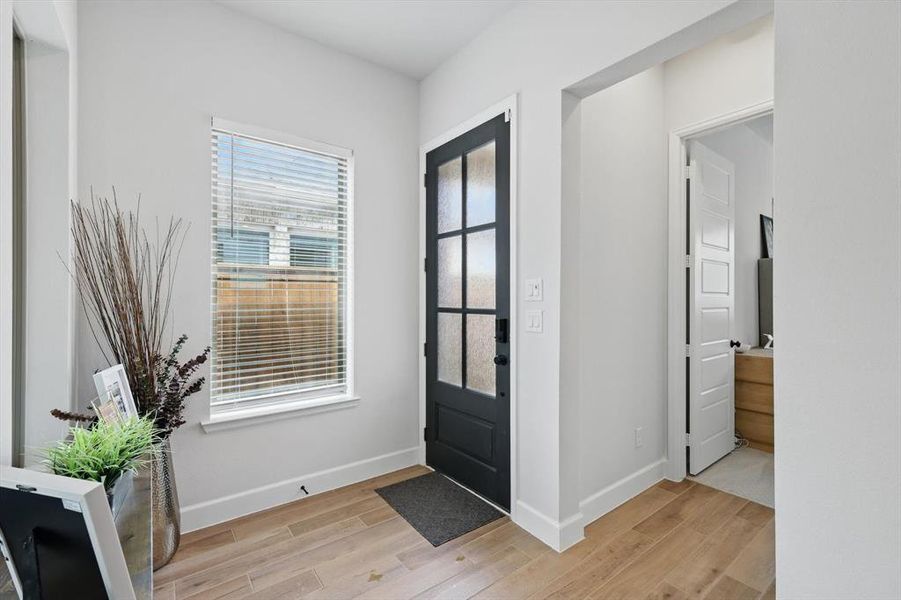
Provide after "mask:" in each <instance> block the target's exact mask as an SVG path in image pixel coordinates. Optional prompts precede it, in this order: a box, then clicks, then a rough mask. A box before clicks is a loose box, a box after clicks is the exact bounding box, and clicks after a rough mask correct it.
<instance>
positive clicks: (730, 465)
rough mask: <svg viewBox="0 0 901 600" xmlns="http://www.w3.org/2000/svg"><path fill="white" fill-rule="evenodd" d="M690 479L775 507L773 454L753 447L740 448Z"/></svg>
mask: <svg viewBox="0 0 901 600" xmlns="http://www.w3.org/2000/svg"><path fill="white" fill-rule="evenodd" d="M689 479H692V480H693V481H697V482H699V483H703V484H704V485H709V486H710V487H712V488H716V489H718V490H722V491H724V492H729V493H730V494H735V495H736V496H741V497H742V498H747V499H748V500H753V501H754V502H757V503H759V504H763V505H764V506H769V507H770V508H774V507H775V495H774V492H773V455H772V454H770V453H769V452H761V451H760V450H754V449H753V448H740V449H738V450H736V451H735V452H733V453H731V454H729V455H727V456H725V457H723V458H721V459H720V460H719V461H717V462H715V463H713V464H712V465H710V466H709V467H707V468H706V469H705V470H704V471H703V472H701V474H700V475H697V476H689Z"/></svg>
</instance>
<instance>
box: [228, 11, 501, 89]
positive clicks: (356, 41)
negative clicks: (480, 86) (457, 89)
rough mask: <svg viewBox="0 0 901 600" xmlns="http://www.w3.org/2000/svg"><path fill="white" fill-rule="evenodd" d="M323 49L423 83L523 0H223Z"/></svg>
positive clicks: (247, 13)
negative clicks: (355, 57) (322, 46)
mask: <svg viewBox="0 0 901 600" xmlns="http://www.w3.org/2000/svg"><path fill="white" fill-rule="evenodd" d="M217 1H218V2H219V4H222V5H224V6H227V7H229V8H232V9H234V10H236V11H239V12H241V13H244V14H246V15H248V16H251V17H254V18H256V19H259V20H260V21H264V22H267V23H270V24H272V25H276V26H277V27H280V28H281V29H284V30H286V31H289V32H291V33H296V34H298V35H301V36H303V37H305V38H309V39H311V40H314V41H316V42H319V43H320V44H323V45H326V46H330V47H332V48H335V49H337V50H341V51H343V52H347V53H348V54H353V55H354V56H358V57H360V58H363V59H365V60H368V61H370V62H373V63H376V64H379V65H382V66H385V67H388V68H389V69H392V70H394V71H397V72H399V73H403V74H405V75H408V76H410V77H413V78H415V79H422V78H424V77H425V76H426V75H428V74H429V73H431V72H432V71H433V70H434V69H435V68H436V67H438V65H440V64H441V63H442V62H444V61H445V60H446V59H447V58H449V57H450V56H452V55H453V54H454V53H455V52H456V51H457V50H459V49H460V48H462V47H463V46H465V45H466V44H467V43H468V42H469V41H470V40H472V39H473V38H474V37H476V36H477V35H478V34H479V33H480V32H481V31H482V30H483V29H485V27H487V26H488V24H489V23H491V21H493V20H494V19H495V18H496V17H497V16H498V15H500V14H501V13H504V12H506V11H508V10H509V9H510V8H511V7H512V6H513V5H514V4H516V2H517V0H343V1H340V2H336V1H334V0H295V1H293V2H286V1H284V0H217Z"/></svg>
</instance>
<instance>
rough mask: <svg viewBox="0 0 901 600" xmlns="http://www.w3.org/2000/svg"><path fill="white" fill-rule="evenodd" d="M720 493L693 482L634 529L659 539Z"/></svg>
mask: <svg viewBox="0 0 901 600" xmlns="http://www.w3.org/2000/svg"><path fill="white" fill-rule="evenodd" d="M720 493H721V492H718V491H717V490H715V489H713V488H709V487H707V486H706V485H699V484H695V485H693V486H691V487H690V488H688V489H687V490H686V491H685V492H683V493H681V494H679V495H678V496H676V498H675V499H673V500H672V501H671V502H668V503H667V504H665V505H664V506H663V507H662V508H661V509H660V510H658V511H657V512H655V513H654V514H652V515H651V516H649V517H648V518H646V519H644V520H643V521H642V522H640V523H639V524H638V525H636V526H635V529H636V530H637V531H640V532H641V533H643V534H645V535H647V536H650V537H651V538H653V539H655V540H659V539H661V538H663V537H664V536H666V535H667V534H669V533H670V532H671V531H673V530H674V529H675V528H676V527H678V526H679V525H681V524H682V523H683V522H684V521H685V520H686V519H688V518H690V517H691V516H692V515H693V514H695V513H696V512H698V511H700V510H701V509H702V508H703V507H704V505H705V504H707V502H708V501H710V500H711V499H712V498H713V497H714V496H716V495H717V494H720Z"/></svg>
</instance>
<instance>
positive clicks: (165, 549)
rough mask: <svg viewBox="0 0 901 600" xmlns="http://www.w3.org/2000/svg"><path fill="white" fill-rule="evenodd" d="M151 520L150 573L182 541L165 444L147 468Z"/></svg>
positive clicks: (172, 471)
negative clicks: (151, 558)
mask: <svg viewBox="0 0 901 600" xmlns="http://www.w3.org/2000/svg"><path fill="white" fill-rule="evenodd" d="M150 478H151V485H150V493H151V513H152V516H151V518H152V519H153V570H154V571H156V570H157V569H159V568H161V567H163V566H165V565H166V564H167V563H168V562H169V561H170V560H172V557H173V556H174V555H175V551H176V550H178V542H179V540H180V539H181V514H180V513H179V507H178V489H177V488H176V487H175V471H174V470H173V469H172V452H171V448H170V446H169V440H166V441H165V442H164V443H163V444H162V447H161V449H160V452H159V454H158V456H156V457H155V458H154V459H153V461H152V463H151V468H150Z"/></svg>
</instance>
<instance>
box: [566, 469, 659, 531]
mask: <svg viewBox="0 0 901 600" xmlns="http://www.w3.org/2000/svg"><path fill="white" fill-rule="evenodd" d="M666 466H667V462H666V459H665V458H661V459H660V460H658V461H656V462H653V463H651V464H649V465H648V466H646V467H644V468H643V469H640V470H638V471H636V472H634V473H632V474H631V475H627V476H625V477H623V478H622V479H620V480H619V481H617V482H615V483H613V484H611V485H608V486H607V487H605V488H604V489H602V490H600V491H598V492H595V493H594V494H592V495H590V496H588V497H587V498H585V499H584V500H582V501H581V502H579V510H580V511H581V513H582V522H581V525H582V526H583V527H584V526H585V525H588V524H589V523H591V522H592V521H594V520H595V519H597V518H599V517H602V516H604V515H605V514H607V513H608V512H610V511H611V510H613V509H614V508H616V507H617V506H619V505H620V504H623V503H624V502H627V501H629V500H631V499H632V498H634V497H635V496H637V495H638V494H640V493H641V492H643V491H645V490H646V489H648V488H649V487H651V486H652V485H654V484H655V483H657V482H658V481H660V480H661V479H663V475H664V473H665V471H666Z"/></svg>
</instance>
